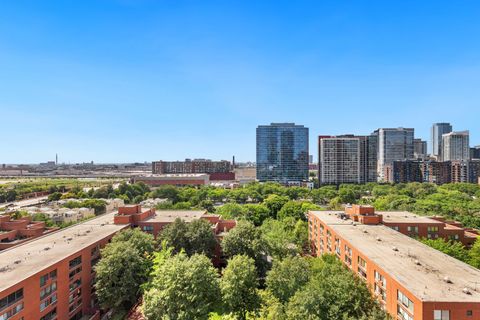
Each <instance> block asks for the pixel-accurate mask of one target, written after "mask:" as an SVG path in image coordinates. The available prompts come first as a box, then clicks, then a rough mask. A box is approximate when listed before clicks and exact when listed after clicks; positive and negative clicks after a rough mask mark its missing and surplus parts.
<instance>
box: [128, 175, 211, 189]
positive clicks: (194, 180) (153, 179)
mask: <svg viewBox="0 0 480 320" xmlns="http://www.w3.org/2000/svg"><path fill="white" fill-rule="evenodd" d="M132 182H133V183H135V182H143V183H145V184H146V185H149V186H151V187H160V186H164V185H171V186H178V187H183V186H204V185H208V184H209V182H210V177H209V175H208V174H206V173H193V174H148V175H142V176H137V177H133V178H132Z"/></svg>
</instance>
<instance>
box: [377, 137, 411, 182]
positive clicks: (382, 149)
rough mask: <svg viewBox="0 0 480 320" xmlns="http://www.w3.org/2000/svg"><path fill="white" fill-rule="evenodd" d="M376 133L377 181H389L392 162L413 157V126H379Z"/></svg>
mask: <svg viewBox="0 0 480 320" xmlns="http://www.w3.org/2000/svg"><path fill="white" fill-rule="evenodd" d="M373 134H374V135H378V152H377V161H378V162H377V174H378V180H379V181H389V180H391V179H392V177H389V172H390V173H391V168H392V165H393V162H394V161H396V160H410V159H413V135H414V129H413V128H380V129H378V130H376V131H375V132H374V133H373Z"/></svg>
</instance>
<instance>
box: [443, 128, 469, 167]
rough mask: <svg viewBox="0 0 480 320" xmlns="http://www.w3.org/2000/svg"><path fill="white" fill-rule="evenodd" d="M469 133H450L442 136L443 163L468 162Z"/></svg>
mask: <svg viewBox="0 0 480 320" xmlns="http://www.w3.org/2000/svg"><path fill="white" fill-rule="evenodd" d="M469 137H470V133H469V132H468V131H457V132H450V133H446V134H444V135H442V148H443V149H442V150H443V151H442V159H443V161H455V160H456V161H468V160H470V145H469V143H470V141H469V140H470V139H469Z"/></svg>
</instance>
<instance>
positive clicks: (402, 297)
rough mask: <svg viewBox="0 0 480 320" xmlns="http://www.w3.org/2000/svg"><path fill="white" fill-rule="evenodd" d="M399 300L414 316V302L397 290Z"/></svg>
mask: <svg viewBox="0 0 480 320" xmlns="http://www.w3.org/2000/svg"><path fill="white" fill-rule="evenodd" d="M397 300H398V303H401V304H402V305H403V306H404V307H406V308H407V309H408V310H409V311H410V312H411V313H412V314H413V302H412V300H410V299H408V297H407V296H406V295H404V294H403V293H402V292H401V291H400V290H397Z"/></svg>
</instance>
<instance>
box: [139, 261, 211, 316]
mask: <svg viewBox="0 0 480 320" xmlns="http://www.w3.org/2000/svg"><path fill="white" fill-rule="evenodd" d="M152 274H153V279H152V281H151V283H150V288H149V289H148V290H147V291H146V292H145V294H144V296H143V298H144V302H143V312H144V315H145V317H146V319H148V320H164V319H176V320H190V319H208V313H209V312H210V311H212V310H213V308H214V306H215V301H217V300H218V299H219V296H220V294H219V292H220V289H219V283H218V274H217V271H216V270H215V268H214V267H213V266H212V263H211V262H210V260H209V259H208V258H207V257H206V256H204V255H193V256H191V257H188V256H186V255H185V254H183V253H180V254H178V255H175V256H173V257H169V258H167V259H163V260H162V261H161V262H160V263H158V264H157V263H156V264H155V265H154V271H153V273H152Z"/></svg>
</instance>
